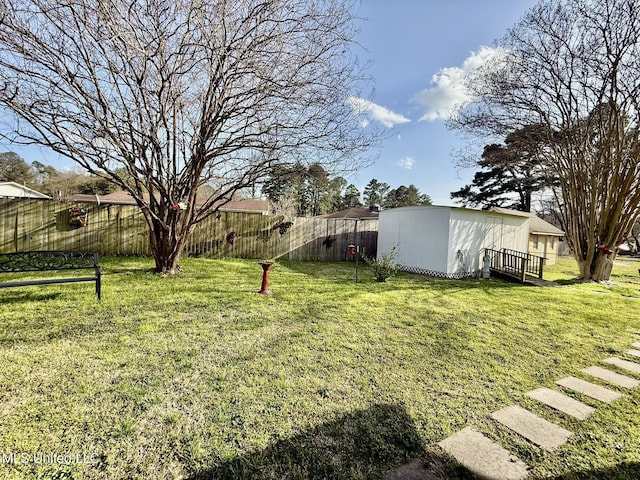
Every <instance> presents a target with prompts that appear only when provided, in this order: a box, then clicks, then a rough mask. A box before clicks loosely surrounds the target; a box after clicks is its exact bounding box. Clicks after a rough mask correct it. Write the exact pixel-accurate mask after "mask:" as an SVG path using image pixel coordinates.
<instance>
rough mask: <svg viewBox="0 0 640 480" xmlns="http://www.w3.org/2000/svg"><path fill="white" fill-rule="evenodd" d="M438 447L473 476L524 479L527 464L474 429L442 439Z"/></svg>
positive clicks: (510, 479) (461, 431) (490, 479)
mask: <svg viewBox="0 0 640 480" xmlns="http://www.w3.org/2000/svg"><path fill="white" fill-rule="evenodd" d="M438 445H440V447H441V448H442V449H443V450H444V451H445V452H447V453H448V454H449V455H451V456H452V457H454V458H455V459H456V460H457V461H458V462H460V463H461V464H462V465H464V466H465V467H467V468H468V469H469V470H471V471H472V472H473V473H475V474H476V475H478V476H479V477H481V478H484V479H487V480H524V479H525V478H526V477H527V469H528V468H529V467H527V465H526V464H525V463H524V462H523V461H522V460H520V459H518V458H517V457H514V456H513V455H511V453H509V452H508V451H507V450H505V449H504V448H502V447H501V446H500V445H498V444H497V443H495V442H493V441H492V440H490V439H489V438H487V437H485V436H484V435H483V434H482V433H480V432H477V431H475V430H474V429H472V428H471V427H467V428H464V429H462V430H460V431H459V432H458V433H455V434H453V435H451V436H450V437H448V438H445V439H444V440H442V441H441V442H440V443H439V444H438Z"/></svg>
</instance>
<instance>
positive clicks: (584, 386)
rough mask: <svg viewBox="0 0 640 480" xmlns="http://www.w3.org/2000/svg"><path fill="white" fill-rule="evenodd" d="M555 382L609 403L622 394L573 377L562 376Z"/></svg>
mask: <svg viewBox="0 0 640 480" xmlns="http://www.w3.org/2000/svg"><path fill="white" fill-rule="evenodd" d="M556 384H557V385H560V386H562V387H565V388H570V389H571V390H574V391H576V392H578V393H582V394H583V395H586V396H588V397H591V398H595V399H596V400H600V401H601V402H605V403H611V402H613V401H614V400H617V399H619V398H620V397H621V396H622V394H620V393H618V392H614V391H613V390H609V389H608V388H604V387H601V386H600V385H595V384H593V383H590V382H585V381H584V380H580V379H579V378H575V377H567V378H562V379H560V380H558V381H557V382H556Z"/></svg>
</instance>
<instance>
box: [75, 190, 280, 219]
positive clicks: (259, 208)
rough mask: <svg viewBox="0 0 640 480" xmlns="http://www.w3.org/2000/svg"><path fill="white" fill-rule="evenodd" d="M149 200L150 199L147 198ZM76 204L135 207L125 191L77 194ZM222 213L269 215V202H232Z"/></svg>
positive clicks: (257, 199)
mask: <svg viewBox="0 0 640 480" xmlns="http://www.w3.org/2000/svg"><path fill="white" fill-rule="evenodd" d="M147 198H148V197H147ZM72 200H73V201H74V202H82V203H97V204H98V205H100V204H110V205H135V204H136V202H135V200H134V199H133V197H132V196H131V195H130V194H129V193H128V192H125V191H118V192H113V193H109V194H107V195H83V194H77V195H74V196H73V197H72ZM205 200H206V199H205V198H201V199H196V205H202V204H203V203H204V201H205ZM220 211H222V212H247V213H262V214H263V215H267V214H268V213H269V201H268V200H263V199H260V198H246V199H242V200H231V201H230V202H227V203H225V204H224V205H222V206H221V207H220Z"/></svg>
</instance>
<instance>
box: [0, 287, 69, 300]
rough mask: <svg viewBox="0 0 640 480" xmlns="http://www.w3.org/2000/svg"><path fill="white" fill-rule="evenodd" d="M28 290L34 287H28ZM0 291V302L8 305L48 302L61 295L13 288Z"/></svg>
mask: <svg viewBox="0 0 640 480" xmlns="http://www.w3.org/2000/svg"><path fill="white" fill-rule="evenodd" d="M45 287H46V286H45ZM25 288H27V287H25ZM29 288H30V289H33V288H34V287H29ZM0 291H2V292H3V294H2V300H1V301H2V303H8V304H12V303H24V302H44V301H49V300H56V299H57V298H59V297H60V296H61V295H62V294H61V293H60V292H52V293H46V292H42V293H41V292H37V291H34V290H27V291H19V290H15V289H13V288H11V289H4V288H3V289H2V290H0Z"/></svg>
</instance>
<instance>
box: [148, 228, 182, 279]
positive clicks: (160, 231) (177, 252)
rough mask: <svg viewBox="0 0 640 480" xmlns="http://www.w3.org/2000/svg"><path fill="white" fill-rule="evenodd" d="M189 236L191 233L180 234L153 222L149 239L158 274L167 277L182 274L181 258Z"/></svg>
mask: <svg viewBox="0 0 640 480" xmlns="http://www.w3.org/2000/svg"><path fill="white" fill-rule="evenodd" d="M188 235H189V231H182V232H181V233H180V234H178V233H177V232H176V231H175V229H174V228H167V227H166V226H164V225H162V224H161V223H160V222H157V221H153V222H152V225H151V227H150V232H149V237H150V244H151V253H152V255H153V258H154V260H155V262H156V273H159V274H161V275H163V276H167V275H174V274H176V273H178V272H180V257H181V256H182V251H183V250H184V246H185V243H186V240H187V237H188Z"/></svg>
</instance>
